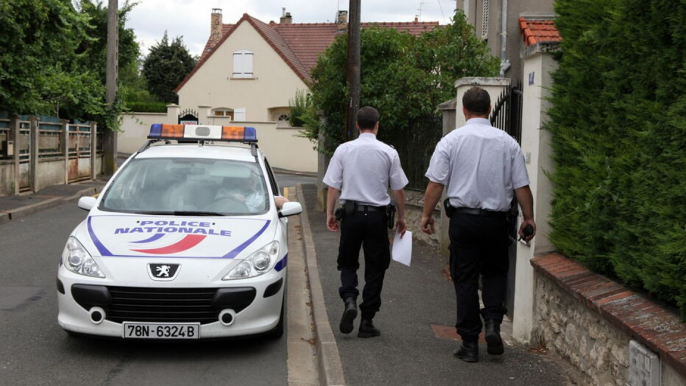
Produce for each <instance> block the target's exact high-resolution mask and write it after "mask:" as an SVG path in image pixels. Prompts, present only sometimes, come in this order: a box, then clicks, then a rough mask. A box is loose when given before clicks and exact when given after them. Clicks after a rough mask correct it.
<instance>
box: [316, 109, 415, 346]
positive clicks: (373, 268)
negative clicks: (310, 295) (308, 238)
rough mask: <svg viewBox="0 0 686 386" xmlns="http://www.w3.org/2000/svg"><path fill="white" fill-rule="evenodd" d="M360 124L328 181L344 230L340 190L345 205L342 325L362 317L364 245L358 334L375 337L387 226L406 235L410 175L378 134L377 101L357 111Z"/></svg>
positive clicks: (330, 207) (345, 329)
mask: <svg viewBox="0 0 686 386" xmlns="http://www.w3.org/2000/svg"><path fill="white" fill-rule="evenodd" d="M356 127H357V129H358V130H360V136H359V137H358V138H357V139H355V140H353V141H349V142H346V143H343V144H341V145H340V146H338V148H337V149H336V151H335V153H334V155H333V157H332V158H331V162H330V164H329V167H328V169H327V171H326V175H325V176H324V183H325V184H326V185H327V186H328V187H329V189H328V194H327V203H326V226H327V228H328V229H329V230H330V231H332V232H336V231H338V230H339V226H338V222H337V220H336V217H335V216H334V207H335V205H336V201H337V198H338V196H339V193H340V202H341V204H342V207H341V209H339V210H338V211H337V213H341V216H342V219H341V224H340V230H341V239H340V244H339V247H338V261H337V263H338V270H339V271H340V272H341V287H340V288H339V289H338V292H339V295H340V296H341V299H343V301H344V303H345V307H344V311H343V316H342V317H341V322H340V326H339V327H340V331H341V332H342V333H344V334H348V333H350V332H352V330H353V321H354V320H355V318H356V317H357V305H356V301H357V297H358V295H359V290H358V289H357V269H358V268H359V267H360V263H359V253H360V247H361V246H362V247H363V248H364V262H365V272H364V279H365V285H364V289H363V291H362V303H360V311H361V313H362V316H361V322H360V327H359V332H358V334H357V336H358V337H360V338H370V337H374V336H379V335H380V334H381V333H380V332H379V330H378V329H377V328H375V327H374V324H373V323H372V319H374V316H375V315H376V313H377V312H378V311H379V308H380V306H381V289H382V287H383V280H384V275H385V273H386V269H388V266H389V264H390V261H391V255H390V248H389V239H388V229H387V227H388V226H389V225H390V226H393V225H394V226H395V228H396V231H397V232H398V233H400V234H401V237H402V235H404V234H405V231H406V229H407V226H406V224H405V193H404V191H403V188H404V187H405V185H407V182H408V180H407V177H406V176H405V173H404V172H403V169H402V167H401V166H400V158H399V157H398V152H397V151H396V150H395V149H393V148H392V147H390V146H388V145H386V144H385V143H383V142H381V141H379V140H377V139H376V135H377V134H378V132H379V112H378V111H376V109H375V108H373V107H363V108H361V109H360V110H359V111H358V113H357V125H356ZM389 186H390V189H391V190H392V191H393V196H394V198H395V202H396V205H397V211H398V219H397V221H396V222H395V224H389V222H388V215H387V207H388V205H389V204H390V201H391V199H390V196H389V194H388V188H389ZM391 221H392V220H391Z"/></svg>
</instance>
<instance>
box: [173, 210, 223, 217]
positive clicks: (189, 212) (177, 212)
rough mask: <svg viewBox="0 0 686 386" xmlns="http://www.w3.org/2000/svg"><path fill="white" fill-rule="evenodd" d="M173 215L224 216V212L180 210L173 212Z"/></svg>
mask: <svg viewBox="0 0 686 386" xmlns="http://www.w3.org/2000/svg"><path fill="white" fill-rule="evenodd" d="M174 216H224V214H223V213H219V212H195V211H189V210H182V211H176V212H174Z"/></svg>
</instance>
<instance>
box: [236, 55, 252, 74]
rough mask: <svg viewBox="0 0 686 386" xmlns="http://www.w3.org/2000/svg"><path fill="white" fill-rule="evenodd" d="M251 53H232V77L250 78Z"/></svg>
mask: <svg viewBox="0 0 686 386" xmlns="http://www.w3.org/2000/svg"><path fill="white" fill-rule="evenodd" d="M252 64H253V53H252V52H250V51H243V50H241V51H236V52H234V53H233V75H232V76H233V77H234V78H252V77H253V71H252Z"/></svg>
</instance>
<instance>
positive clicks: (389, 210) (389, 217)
mask: <svg viewBox="0 0 686 386" xmlns="http://www.w3.org/2000/svg"><path fill="white" fill-rule="evenodd" d="M386 221H388V229H393V227H395V204H393V203H390V204H388V206H386Z"/></svg>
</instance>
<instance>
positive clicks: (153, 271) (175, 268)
mask: <svg viewBox="0 0 686 386" xmlns="http://www.w3.org/2000/svg"><path fill="white" fill-rule="evenodd" d="M179 266H180V265H179V264H148V274H149V275H150V278H151V279H153V280H174V278H175V277H176V274H177V273H178V272H179Z"/></svg>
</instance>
